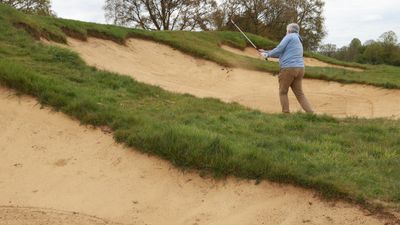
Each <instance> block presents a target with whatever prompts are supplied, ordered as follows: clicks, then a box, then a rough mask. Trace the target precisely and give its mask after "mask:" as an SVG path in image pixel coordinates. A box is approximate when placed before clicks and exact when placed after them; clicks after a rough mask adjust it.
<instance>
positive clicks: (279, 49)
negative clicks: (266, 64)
mask: <svg viewBox="0 0 400 225" xmlns="http://www.w3.org/2000/svg"><path fill="white" fill-rule="evenodd" d="M290 40H291V39H290V36H285V38H283V40H282V41H281V43H279V45H278V46H277V47H276V48H274V49H273V50H271V51H269V52H268V57H271V58H279V57H280V56H281V55H282V54H283V52H284V51H285V48H286V46H287V45H288V44H289V42H290Z"/></svg>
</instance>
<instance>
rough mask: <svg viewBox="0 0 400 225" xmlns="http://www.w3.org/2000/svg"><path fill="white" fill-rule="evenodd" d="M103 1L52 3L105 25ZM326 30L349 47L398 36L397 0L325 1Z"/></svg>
mask: <svg viewBox="0 0 400 225" xmlns="http://www.w3.org/2000/svg"><path fill="white" fill-rule="evenodd" d="M104 2H105V1H104V0H85V1H82V0H68V1H66V0H52V6H53V10H54V11H55V12H56V14H57V16H58V17H62V18H68V19H76V20H82V21H88V22H96V23H106V21H105V18H104V10H103V6H104ZM324 16H325V18H326V21H325V26H326V30H327V31H328V35H327V37H326V38H325V39H324V40H323V43H332V44H336V45H337V46H338V47H341V46H344V45H348V44H349V43H350V41H351V40H352V39H353V38H355V37H357V38H359V39H360V40H361V41H362V42H365V41H367V40H370V39H374V40H376V39H378V38H379V36H380V35H381V34H382V33H384V32H386V31H390V30H392V31H394V32H396V34H397V35H398V36H399V37H400V0H378V1H377V0H325V8H324Z"/></svg>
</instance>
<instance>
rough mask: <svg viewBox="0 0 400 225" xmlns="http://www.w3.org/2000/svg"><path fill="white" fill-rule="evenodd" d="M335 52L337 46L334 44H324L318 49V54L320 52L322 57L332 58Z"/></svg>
mask: <svg viewBox="0 0 400 225" xmlns="http://www.w3.org/2000/svg"><path fill="white" fill-rule="evenodd" d="M336 51H337V46H336V45H335V44H324V45H321V46H320V47H319V49H318V52H320V53H321V54H323V55H327V56H329V57H333V56H334V55H335V53H336Z"/></svg>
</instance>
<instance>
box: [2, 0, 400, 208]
mask: <svg viewBox="0 0 400 225" xmlns="http://www.w3.org/2000/svg"><path fill="white" fill-rule="evenodd" d="M22 19H23V20H24V21H25V20H36V18H35V17H28V16H25V15H23V14H20V13H18V12H16V11H14V10H11V9H10V8H7V7H3V6H0V84H1V85H3V86H7V87H10V88H13V89H15V90H18V91H19V92H20V93H24V94H29V95H32V96H35V97H36V98H37V99H38V100H39V101H40V102H41V103H42V104H44V105H49V106H52V107H53V108H54V109H56V110H59V111H61V112H64V113H66V114H68V115H70V116H71V117H74V118H77V119H79V120H80V121H81V122H82V123H83V124H91V125H94V126H108V127H110V128H111V129H112V130H113V133H114V137H115V139H116V140H117V141H118V142H121V143H125V144H126V145H128V146H131V147H134V148H136V149H138V150H141V151H143V152H147V153H151V154H155V155H158V156H160V157H162V158H164V159H167V160H169V161H170V162H172V163H173V164H174V165H176V166H178V167H180V168H183V169H196V170H200V171H204V172H207V173H212V174H214V175H216V176H219V177H224V176H227V175H234V176H237V177H242V178H250V179H257V180H264V179H268V180H272V181H276V182H282V183H291V184H295V185H300V186H303V187H308V188H313V189H315V190H317V191H319V192H320V193H322V194H323V195H325V196H328V197H329V196H330V197H343V198H347V199H351V200H354V201H357V202H360V203H363V204H365V205H373V206H376V204H375V203H373V202H376V201H377V200H378V201H382V202H386V203H388V204H389V205H390V206H391V207H399V206H400V172H399V171H400V138H399V137H400V121H392V120H383V119H374V120H366V119H357V118H347V119H335V118H332V117H329V116H315V115H305V114H294V115H290V116H285V115H275V114H265V113H261V112H259V111H255V110H250V109H248V108H245V107H242V106H240V105H237V104H226V103H223V102H221V101H219V100H216V99H198V98H195V97H193V96H190V95H179V94H173V93H169V92H166V91H164V90H162V89H160V88H158V87H154V86H150V85H146V84H143V83H140V82H137V81H135V80H133V79H131V78H129V77H126V76H122V75H118V74H113V73H109V72H105V71H98V70H97V69H96V68H94V67H89V66H87V65H86V64H85V63H84V62H83V61H82V59H81V58H80V57H79V56H78V55H77V54H76V53H73V52H71V51H69V50H66V49H62V48H57V47H51V46H45V45H43V44H41V43H40V42H36V41H34V39H33V37H32V35H31V34H30V33H29V32H27V31H25V29H17V28H16V27H15V21H16V20H22ZM46 20H47V18H46ZM51 21H60V23H65V22H70V23H72V24H76V23H77V22H73V21H65V20H55V19H51ZM44 24H45V26H48V23H47V22H46V23H44ZM91 26H97V27H102V26H100V25H91ZM35 27H36V29H37V30H36V31H39V32H43V30H45V28H43V27H41V22H40V23H39V22H37V24H36V25H35ZM57 27H58V25H57ZM78 28H79V26H77V28H76V29H78ZM46 29H49V30H50V28H46ZM51 29H55V30H57V29H56V28H55V27H52V28H51ZM99 29H100V28H99ZM101 29H103V30H104V31H101V32H106V31H107V30H108V31H109V32H111V33H113V34H115V36H114V37H117V34H119V35H120V37H121V39H119V40H124V39H122V37H125V36H124V35H125V34H124V33H123V32H122V30H124V29H122V28H116V27H113V26H104V27H102V28H101ZM113 29H116V31H115V33H114V30H113ZM119 29H120V30H119ZM36 31H35V32H36ZM117 31H118V32H120V31H121V32H120V33H118V32H117ZM31 32H32V31H31ZM47 32H50V31H46V32H44V33H47ZM51 32H53V31H51ZM101 32H100V33H101ZM137 32H139V31H137ZM144 33H146V32H144ZM182 34H187V35H188V36H190V35H192V36H193V37H195V36H196V35H199V37H198V38H199V43H200V41H201V40H202V41H203V42H206V40H207V38H210V37H212V38H214V37H215V36H218V35H220V37H221V39H224V40H227V39H228V38H227V37H224V35H227V34H229V33H221V34H218V33H215V34H213V36H209V34H207V33H199V34H197V33H196V35H194V34H190V33H186V32H184V33H182ZM60 35H61V33H60ZM168 35H171V36H173V35H176V34H175V33H173V32H167V33H165V34H162V33H157V35H156V36H157V37H158V38H160V37H167V36H168ZM202 35H204V36H202ZM228 36H229V37H230V38H232V37H235V36H231V35H230V34H229V35H228ZM236 37H237V36H236ZM171 39H172V40H174V39H173V38H171ZM60 40H61V39H60ZM260 41H261V40H260ZM232 42H234V43H236V41H235V40H232ZM175 44H177V43H175ZM183 45H185V44H183ZM210 45H211V44H210ZM182 48H184V47H182ZM196 54H197V53H196Z"/></svg>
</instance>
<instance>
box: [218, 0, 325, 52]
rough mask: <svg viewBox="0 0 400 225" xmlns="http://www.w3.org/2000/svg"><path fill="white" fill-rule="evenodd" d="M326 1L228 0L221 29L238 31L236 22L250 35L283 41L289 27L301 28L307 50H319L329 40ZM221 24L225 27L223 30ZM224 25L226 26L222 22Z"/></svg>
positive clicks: (221, 15)
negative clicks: (325, 10) (324, 15)
mask: <svg viewBox="0 0 400 225" xmlns="http://www.w3.org/2000/svg"><path fill="white" fill-rule="evenodd" d="M323 7H324V2H323V1H322V0H225V1H224V2H223V4H221V6H220V9H219V17H217V18H218V21H219V22H218V24H219V26H216V27H217V29H220V30H221V29H222V30H226V29H228V30H235V27H234V26H233V25H232V24H230V23H229V20H230V19H234V20H235V21H236V23H237V24H238V25H239V26H241V27H242V28H243V30H245V31H246V32H250V33H254V34H258V35H262V36H267V37H269V38H272V39H274V40H280V39H282V37H283V36H285V34H286V26H287V25H288V24H289V23H293V22H295V23H298V24H299V25H300V27H301V31H300V34H301V35H302V36H303V40H304V43H303V44H304V47H305V48H306V49H308V50H316V49H317V48H318V46H319V43H320V42H321V40H322V39H323V38H324V37H325V35H326V32H325V29H324V21H325V19H324V17H323V15H322V12H323ZM221 21H224V23H225V26H222V27H221ZM222 23H223V22H222Z"/></svg>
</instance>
